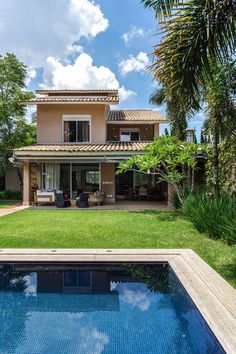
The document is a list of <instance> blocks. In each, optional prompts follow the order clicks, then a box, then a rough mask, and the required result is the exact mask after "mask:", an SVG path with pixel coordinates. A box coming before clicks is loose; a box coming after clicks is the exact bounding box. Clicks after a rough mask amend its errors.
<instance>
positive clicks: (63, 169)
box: [60, 163, 71, 196]
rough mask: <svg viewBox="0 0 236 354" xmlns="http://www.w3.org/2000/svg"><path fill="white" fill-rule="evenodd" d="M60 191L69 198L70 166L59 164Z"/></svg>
mask: <svg viewBox="0 0 236 354" xmlns="http://www.w3.org/2000/svg"><path fill="white" fill-rule="evenodd" d="M60 190H62V191H63V193H65V194H67V195H69V196H70V190H71V189H70V164H69V163H61V164H60Z"/></svg>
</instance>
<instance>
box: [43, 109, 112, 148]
mask: <svg viewBox="0 0 236 354" xmlns="http://www.w3.org/2000/svg"><path fill="white" fill-rule="evenodd" d="M105 109H106V106H105V105H95V104H92V105H86V104H78V105H74V104H65V105H64V104H58V105H57V104H53V105H47V104H42V105H38V108H37V143H38V144H50V143H51V144H60V143H62V130H63V126H62V116H63V115H66V114H78V115H80V114H89V115H91V124H92V125H91V142H92V143H104V142H105V141H106V121H105Z"/></svg>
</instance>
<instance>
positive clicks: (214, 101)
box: [204, 62, 236, 197]
mask: <svg viewBox="0 0 236 354" xmlns="http://www.w3.org/2000/svg"><path fill="white" fill-rule="evenodd" d="M210 71H211V80H209V81H208V83H207V84H206V85H205V90H204V99H205V102H206V108H205V111H206V120H205V132H206V133H208V134H209V135H210V136H212V145H213V159H212V166H213V193H214V196H215V197H218V196H219V142H220V140H221V139H224V138H226V137H227V138H228V137H229V136H232V135H233V134H236V110H235V104H234V94H235V92H236V67H235V63H234V62H230V63H226V64H221V63H214V64H211V67H210Z"/></svg>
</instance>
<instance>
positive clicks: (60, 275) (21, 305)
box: [0, 262, 224, 354]
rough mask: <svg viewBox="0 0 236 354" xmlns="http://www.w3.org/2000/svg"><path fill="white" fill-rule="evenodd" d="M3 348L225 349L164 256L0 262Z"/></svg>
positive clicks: (92, 353) (91, 353) (90, 353)
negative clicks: (132, 259) (115, 260)
mask: <svg viewBox="0 0 236 354" xmlns="http://www.w3.org/2000/svg"><path fill="white" fill-rule="evenodd" d="M0 353H4V354H5V353H7V354H12V353H17V354H18V353H19V354H23V353H25V354H26V353H27V354H28V353H30V354H36V353H37V354H54V353H57V354H61V353H63V354H64V353H73V354H74V353H76V354H100V353H105V354H115V353H121V354H126V353H127V354H139V353H140V354H154V353H155V354H156V353H160V354H174V353H176V354H187V353H188V354H189V353H196V354H210V353H212V354H213V353H214V354H221V353H224V351H223V349H222V347H221V346H220V344H219V343H218V341H217V340H216V338H215V337H214V335H213V333H212V332H211V330H210V328H209V327H208V326H207V324H206V323H205V321H204V319H203V317H202V316H201V314H200V312H199V311H198V309H197V308H196V306H195V305H194V304H193V302H192V300H191V299H190V297H189V296H188V294H187V293H186V291H185V289H184V288H183V286H182V285H181V283H180V281H179V280H178V278H177V277H176V275H175V273H174V272H173V270H172V269H171V267H170V266H169V265H168V263H167V262H162V263H111V262H110V263H73V264H65V263H64V264H63V263H55V264H53V263H50V264H45V263H43V264H40V263H39V264H27V263H26V264H23V263H19V264H13V263H11V264H7V263H6V264H1V265H0Z"/></svg>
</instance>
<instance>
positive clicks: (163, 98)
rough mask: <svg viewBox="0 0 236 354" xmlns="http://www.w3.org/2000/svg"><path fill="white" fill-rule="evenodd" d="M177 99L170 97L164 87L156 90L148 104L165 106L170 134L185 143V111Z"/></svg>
mask: <svg viewBox="0 0 236 354" xmlns="http://www.w3.org/2000/svg"><path fill="white" fill-rule="evenodd" d="M178 102H179V101H178V99H177V98H176V99H175V98H173V97H170V96H169V95H168V93H167V90H166V89H165V88H164V87H161V88H157V89H156V91H155V92H154V93H153V94H152V95H151V96H150V103H152V104H154V105H156V106H161V105H162V104H166V113H167V117H168V120H169V123H170V126H171V132H172V134H173V135H175V136H176V137H177V138H178V139H179V140H182V141H185V139H186V128H187V114H188V113H187V111H186V110H184V109H183V107H181V106H180V105H179V104H178Z"/></svg>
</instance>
